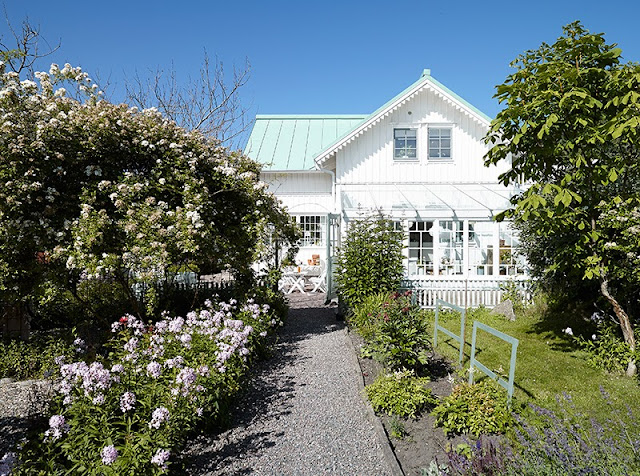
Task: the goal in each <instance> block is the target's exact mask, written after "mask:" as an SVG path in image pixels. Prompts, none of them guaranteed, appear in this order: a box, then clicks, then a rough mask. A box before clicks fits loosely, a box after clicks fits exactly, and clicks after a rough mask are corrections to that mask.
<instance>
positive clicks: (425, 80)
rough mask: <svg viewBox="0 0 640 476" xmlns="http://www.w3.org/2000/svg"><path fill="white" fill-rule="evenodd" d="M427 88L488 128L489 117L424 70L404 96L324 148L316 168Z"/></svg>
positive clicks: (374, 113)
mask: <svg viewBox="0 0 640 476" xmlns="http://www.w3.org/2000/svg"><path fill="white" fill-rule="evenodd" d="M427 86H429V87H431V88H432V89H433V91H434V92H435V93H436V94H437V95H439V96H441V97H442V98H443V99H445V100H446V101H448V102H450V103H451V104H453V105H454V106H455V107H456V108H457V109H459V110H460V111H462V112H463V113H466V114H467V115H468V116H469V117H471V118H472V119H474V120H475V121H476V122H478V123H479V124H481V125H484V126H486V127H490V125H491V118H490V117H489V116H487V115H486V114H484V113H483V112H481V111H480V110H479V109H477V108H475V107H474V106H472V105H471V104H470V103H468V102H466V101H465V100H464V99H462V98H461V97H460V96H458V95H457V94H455V93H454V92H453V91H451V90H450V89H448V88H447V87H446V86H444V85H443V84H441V83H440V82H439V81H437V80H436V79H434V78H433V77H431V75H430V74H428V73H427V70H425V73H423V75H422V76H421V77H420V79H418V81H416V82H415V83H414V84H412V85H411V86H409V87H408V88H407V89H406V90H405V92H404V94H403V93H400V95H399V96H398V97H397V98H395V99H392V100H391V101H390V103H389V104H387V105H385V106H383V107H382V108H380V109H378V110H377V111H375V112H373V113H372V114H371V115H370V116H369V118H367V119H365V120H364V121H363V123H362V124H360V125H359V126H357V127H355V128H354V129H352V130H351V131H350V132H348V133H347V134H346V135H345V136H343V137H341V138H339V139H338V140H337V141H336V142H334V143H333V144H331V145H330V146H329V147H327V148H325V149H324V150H323V151H322V152H320V153H319V154H317V155H316V156H315V157H314V159H313V160H314V162H315V163H316V166H317V167H318V168H322V167H323V165H324V164H325V163H326V162H327V161H328V160H329V159H330V158H331V157H333V156H334V155H335V154H336V153H337V152H338V151H339V150H341V149H343V148H344V147H345V146H346V145H348V144H349V143H351V142H352V141H353V140H354V139H356V138H357V137H359V136H360V135H362V134H363V133H364V132H366V131H367V130H369V129H370V128H371V127H373V126H374V125H376V124H377V123H378V122H380V121H381V120H382V119H384V118H385V117H386V116H388V115H389V114H391V113H392V112H394V111H395V110H396V109H398V108H399V107H400V106H402V105H403V104H405V103H406V102H407V101H409V100H410V99H412V98H413V97H414V96H415V95H416V94H418V93H419V92H420V91H422V89H423V88H425V87H427Z"/></svg>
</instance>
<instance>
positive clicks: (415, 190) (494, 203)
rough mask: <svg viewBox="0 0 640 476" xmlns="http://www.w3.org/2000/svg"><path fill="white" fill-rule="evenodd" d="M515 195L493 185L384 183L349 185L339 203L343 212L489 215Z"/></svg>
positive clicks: (512, 190) (500, 208)
mask: <svg viewBox="0 0 640 476" xmlns="http://www.w3.org/2000/svg"><path fill="white" fill-rule="evenodd" d="M516 192H517V190H516V189H513V188H511V189H508V188H506V187H503V186H501V185H495V184H453V183H446V184H443V183H440V184H413V185H407V184H401V185H395V184H386V185H377V186H376V188H375V190H374V189H372V188H371V186H370V185H349V186H346V187H343V189H342V193H341V200H342V209H343V210H345V211H355V210H367V209H378V210H382V211H385V212H387V213H393V212H397V211H407V212H420V211H424V212H428V211H435V210H442V211H451V212H452V213H459V212H461V211H479V212H482V213H485V212H486V214H487V215H489V216H491V215H494V214H495V213H498V212H501V211H502V210H505V209H507V208H509V206H510V202H509V199H510V198H511V197H512V196H513V195H514V193H516Z"/></svg>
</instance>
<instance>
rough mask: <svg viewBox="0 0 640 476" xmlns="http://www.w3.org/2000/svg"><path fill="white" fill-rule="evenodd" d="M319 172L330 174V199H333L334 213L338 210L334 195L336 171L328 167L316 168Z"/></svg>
mask: <svg viewBox="0 0 640 476" xmlns="http://www.w3.org/2000/svg"><path fill="white" fill-rule="evenodd" d="M317 170H318V171H319V172H322V173H325V174H329V175H330V176H331V199H332V200H333V210H332V213H336V211H337V210H338V207H337V201H336V199H337V197H336V173H335V172H334V171H332V170H329V169H320V168H318V169H317Z"/></svg>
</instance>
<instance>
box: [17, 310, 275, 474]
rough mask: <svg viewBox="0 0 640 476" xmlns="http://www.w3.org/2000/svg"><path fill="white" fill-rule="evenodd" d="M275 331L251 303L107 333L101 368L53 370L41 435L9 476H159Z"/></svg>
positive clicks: (68, 365)
mask: <svg viewBox="0 0 640 476" xmlns="http://www.w3.org/2000/svg"><path fill="white" fill-rule="evenodd" d="M279 324H280V320H279V319H278V318H276V317H275V316H274V315H273V314H272V312H271V310H270V308H269V307H268V306H267V305H263V306H261V305H259V304H257V303H256V302H253V301H252V300H248V301H247V303H246V304H244V305H240V304H239V303H238V302H236V301H235V300H230V301H229V302H221V303H218V304H213V303H211V302H210V301H208V302H207V305H206V308H205V309H203V310H201V311H199V312H190V313H189V314H187V316H186V318H184V317H180V316H178V317H173V318H172V317H170V316H169V315H167V314H165V315H164V317H163V318H162V320H160V321H158V322H157V323H155V324H153V325H151V324H145V323H144V322H143V321H142V320H140V319H138V318H136V317H134V316H131V315H127V316H124V317H122V318H121V319H120V320H119V321H117V322H115V323H113V325H112V331H113V333H114V338H113V339H112V341H111V342H110V343H109V346H110V349H111V352H110V354H109V357H108V358H107V359H102V360H97V361H95V362H92V363H90V364H88V363H86V362H84V361H76V362H66V361H65V359H63V358H61V359H60V360H59V364H60V377H61V381H60V384H59V393H60V395H59V397H58V398H57V400H56V401H55V402H54V404H53V407H52V408H53V412H54V415H53V416H51V418H50V419H49V428H48V429H46V430H45V431H44V432H43V433H42V434H41V436H40V437H39V438H38V439H37V440H33V441H31V442H30V443H29V444H28V445H27V447H26V448H25V450H24V451H23V453H22V454H21V455H20V464H19V466H18V468H17V470H16V471H17V474H33V473H35V472H38V471H44V472H46V473H47V474H59V473H63V472H67V471H68V472H72V473H75V472H79V473H82V474H101V475H102V474H105V475H110V474H113V475H117V474H161V473H164V472H166V471H168V469H169V467H170V464H171V459H172V451H173V449H174V448H176V446H177V445H179V444H180V443H181V442H183V441H184V438H185V436H186V435H187V433H188V432H189V431H190V430H191V429H193V428H194V426H195V425H196V423H197V422H198V421H199V420H201V419H202V418H203V417H204V416H206V417H207V419H215V418H217V417H218V416H220V413H221V412H224V406H225V404H227V403H228V402H229V399H230V398H231V397H232V396H233V395H234V394H235V393H236V392H237V391H238V389H239V384H240V377H241V376H242V375H243V373H244V372H245V371H246V369H247V365H248V358H249V357H250V356H251V355H252V352H253V350H254V349H255V348H256V347H257V346H258V345H259V344H260V343H261V341H264V339H265V337H266V336H267V333H268V332H269V331H270V330H272V329H273V328H274V327H275V326H277V325H279Z"/></svg>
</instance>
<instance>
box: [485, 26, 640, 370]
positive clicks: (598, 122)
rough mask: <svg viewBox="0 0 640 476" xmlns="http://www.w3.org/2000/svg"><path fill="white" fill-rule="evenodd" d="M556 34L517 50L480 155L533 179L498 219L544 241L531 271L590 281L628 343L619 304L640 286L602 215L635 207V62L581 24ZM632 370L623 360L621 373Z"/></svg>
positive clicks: (639, 77)
mask: <svg viewBox="0 0 640 476" xmlns="http://www.w3.org/2000/svg"><path fill="white" fill-rule="evenodd" d="M563 31H564V34H563V35H562V36H561V37H560V38H558V39H557V40H556V42H555V43H554V44H553V45H548V44H546V43H543V44H542V45H541V46H540V47H539V48H538V49H536V50H531V51H527V52H525V53H524V54H522V55H520V56H518V58H516V60H515V61H513V62H512V64H511V66H512V67H514V68H515V69H516V71H515V72H514V73H513V74H511V75H509V76H508V77H507V79H506V81H505V82H504V84H501V85H499V86H498V87H497V94H496V97H497V98H498V100H499V101H500V102H501V103H504V104H505V106H506V107H505V108H504V109H503V110H502V111H501V112H500V113H499V114H498V115H497V117H496V119H495V120H494V121H493V122H492V126H491V129H490V131H489V133H488V135H487V138H486V140H487V142H488V143H490V144H492V147H491V149H490V150H489V152H488V154H487V156H486V157H485V161H486V164H487V165H489V164H495V163H497V162H499V161H502V160H509V161H510V162H511V169H510V170H509V171H508V172H506V173H504V174H502V175H501V177H500V180H501V181H502V182H503V183H505V184H512V183H522V182H525V183H528V184H530V186H529V187H528V188H526V190H525V191H523V192H522V193H521V194H519V195H518V196H516V197H515V198H514V200H513V205H514V206H513V208H512V209H511V210H508V211H507V212H506V213H505V214H503V215H502V216H501V217H499V218H503V217H504V216H508V217H511V218H513V219H514V221H515V224H516V226H518V227H519V228H520V229H521V230H524V231H525V232H526V233H525V234H527V235H528V236H527V237H525V238H526V239H525V241H528V243H529V244H531V243H532V242H534V241H536V240H537V239H539V240H541V243H544V244H545V246H546V247H545V248H543V247H542V245H540V246H537V247H536V246H534V247H533V248H532V249H533V252H531V253H529V254H528V258H529V259H530V262H531V264H532V266H533V271H534V273H537V274H538V275H539V276H542V277H545V278H550V279H551V281H552V282H553V280H555V282H556V283H558V282H560V281H562V280H565V281H571V282H576V281H581V280H585V281H587V282H594V283H595V284H597V289H599V291H600V294H601V295H602V296H603V297H604V298H606V300H607V301H608V302H609V303H610V305H611V306H612V308H613V310H614V312H615V315H616V318H617V320H618V322H619V323H620V327H621V330H622V333H623V335H624V339H625V341H626V342H627V344H628V345H629V346H630V348H631V350H635V345H636V343H635V338H634V334H633V329H632V324H631V318H630V316H629V306H628V305H626V306H625V303H630V302H637V291H631V290H632V289H637V286H638V284H640V283H639V282H638V276H637V274H636V273H633V272H631V270H630V268H629V266H630V265H631V263H632V262H633V261H634V259H635V258H634V259H624V260H621V259H619V258H620V252H619V250H618V249H617V247H616V246H614V245H615V243H617V241H616V239H617V237H618V236H621V235H624V236H625V237H627V238H628V236H629V235H628V233H627V232H626V228H625V226H617V225H615V226H614V225H613V223H614V222H615V221H616V220H615V219H614V220H611V219H605V216H607V215H609V216H610V215H611V213H612V210H611V209H608V208H607V206H606V204H614V205H616V206H617V205H618V204H620V208H619V209H616V211H615V214H616V215H617V216H620V217H621V218H620V219H621V220H627V218H628V217H629V216H630V215H629V214H633V213H636V212H637V202H635V200H637V197H638V184H640V179H639V171H638V164H639V161H638V157H639V153H640V149H639V145H640V143H639V141H638V133H639V131H640V129H639V127H638V126H639V125H640V114H639V112H640V111H639V100H640V92H639V91H640V88H639V86H640V66H639V65H637V64H634V63H622V62H621V56H620V55H621V50H620V49H619V48H617V47H616V45H615V44H613V45H610V44H607V43H606V42H605V39H604V36H603V34H593V33H590V32H589V31H588V30H586V29H585V28H584V27H583V26H582V25H581V24H580V23H579V22H575V23H571V24H569V25H567V26H565V27H564V28H563ZM629 200H631V202H629ZM622 204H624V205H622ZM616 219H617V218H616ZM625 248H626V249H625V253H631V254H634V256H635V255H637V254H638V251H640V248H639V247H638V242H637V240H631V239H627V240H626V244H625ZM525 253H527V249H525ZM625 307H626V309H625ZM635 371H636V366H635V362H633V361H630V362H629V366H628V369H627V373H628V374H629V375H632V374H634V373H635Z"/></svg>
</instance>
